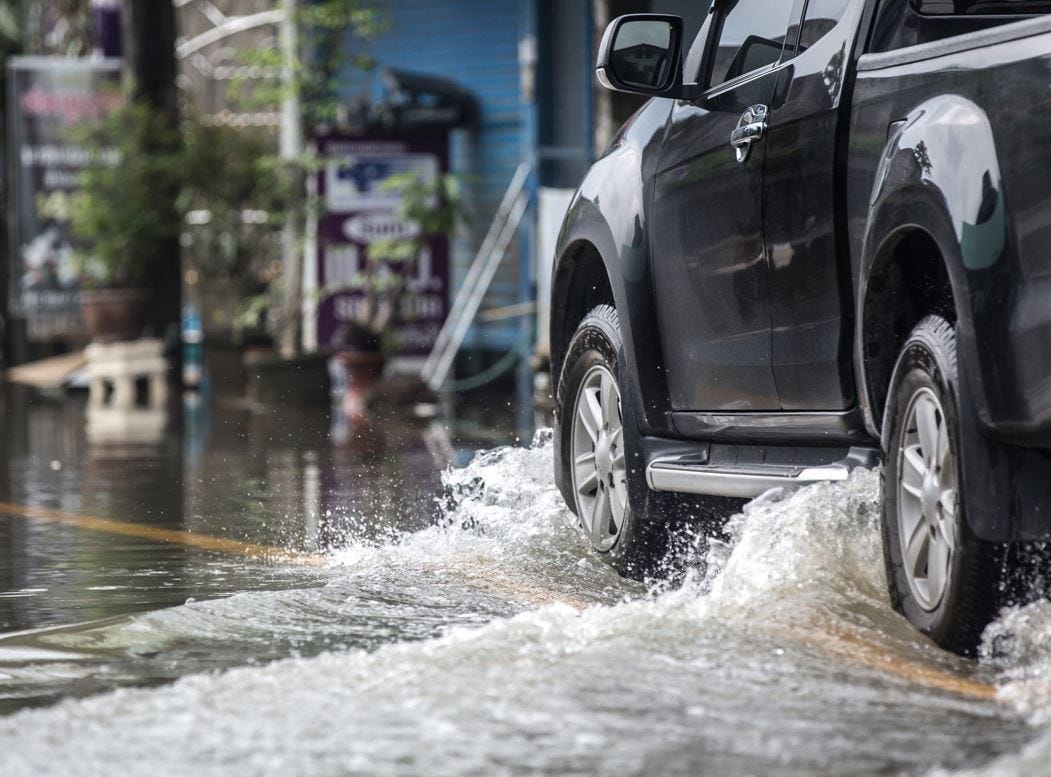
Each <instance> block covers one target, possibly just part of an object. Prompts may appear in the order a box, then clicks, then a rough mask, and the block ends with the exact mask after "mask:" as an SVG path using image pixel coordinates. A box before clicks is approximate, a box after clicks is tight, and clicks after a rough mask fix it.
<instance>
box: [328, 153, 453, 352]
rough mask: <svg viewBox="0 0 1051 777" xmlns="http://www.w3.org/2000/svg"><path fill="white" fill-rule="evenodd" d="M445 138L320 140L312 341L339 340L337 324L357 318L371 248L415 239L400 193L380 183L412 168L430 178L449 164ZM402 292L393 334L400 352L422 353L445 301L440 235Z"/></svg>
mask: <svg viewBox="0 0 1051 777" xmlns="http://www.w3.org/2000/svg"><path fill="white" fill-rule="evenodd" d="M447 149H448V141H447V138H446V136H445V135H444V134H442V133H434V134H429V135H425V136H405V137H396V136H395V137H384V138H360V137H350V136H347V137H343V136H339V137H333V136H326V137H323V138H320V139H319V140H318V154H319V156H320V158H321V160H322V165H321V169H320V171H319V173H318V193H319V195H320V197H321V212H322V215H321V217H320V218H319V219H318V267H317V276H318V287H319V288H320V289H321V299H320V301H319V304H318V310H317V342H318V346H319V347H321V348H330V347H333V346H335V345H336V344H337V341H338V339H339V335H340V331H341V329H342V328H343V327H344V326H345V325H346V324H347V323H349V322H352V321H360V320H361V319H362V316H363V313H364V311H365V308H366V305H367V302H366V291H367V289H368V288H369V284H370V283H375V282H376V275H375V274H376V273H377V272H379V273H383V272H390V271H391V269H390V268H389V267H387V268H384V267H380V268H378V269H377V268H375V267H373V268H370V267H369V262H368V250H369V246H370V245H371V244H372V243H374V242H375V241H377V240H380V239H384V238H395V239H396V238H410V237H414V236H415V235H414V233H413V230H414V229H415V228H416V227H415V225H413V224H410V223H406V222H404V221H402V220H400V219H399V218H398V216H397V206H398V193H397V192H396V191H392V190H390V189H389V188H387V187H385V186H384V182H385V181H387V180H388V179H390V178H391V177H392V176H396V175H402V174H405V173H411V174H414V175H416V176H418V177H419V178H420V179H421V180H423V181H427V182H430V181H434V180H435V179H436V178H437V177H438V176H439V175H441V174H443V173H445V172H446V170H447V166H448V150H447ZM410 269H411V272H409V273H405V275H406V277H407V278H408V280H407V283H406V287H405V292H404V294H403V295H402V296H401V299H400V306H399V310H398V314H397V316H396V330H395V331H394V332H393V333H392V334H393V335H394V336H395V338H396V341H397V342H398V343H399V353H400V354H401V355H403V356H425V355H427V354H428V353H430V350H431V347H432V346H433V345H434V341H435V340H436V339H437V337H438V332H439V330H440V329H441V326H442V323H443V322H444V321H445V316H446V313H447V309H448V303H449V246H448V240H447V239H446V238H444V237H435V238H431V239H429V240H427V241H426V243H425V245H424V247H423V250H422V251H421V252H420V254H419V256H418V257H417V258H416V261H415V263H414V266H412V267H411V268H410Z"/></svg>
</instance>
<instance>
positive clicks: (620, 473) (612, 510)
mask: <svg viewBox="0 0 1051 777" xmlns="http://www.w3.org/2000/svg"><path fill="white" fill-rule="evenodd" d="M622 354H623V344H622V341H621V337H620V321H619V319H618V317H617V311H616V310H614V309H613V308H612V307H610V306H609V305H599V306H597V307H595V308H593V309H592V310H591V311H590V312H589V313H588V314H587V315H586V316H585V317H584V320H583V321H582V322H581V323H580V326H579V327H577V330H576V333H575V334H574V335H573V339H572V340H571V341H570V343H569V347H568V349H567V351H566V358H565V361H564V363H563V368H562V374H561V378H560V380H559V385H558V391H557V393H556V395H555V396H556V424H557V425H558V441H559V446H560V450H559V458H558V462H559V466H560V467H561V468H562V471H561V472H559V473H557V474H558V475H559V476H560V478H561V481H562V482H563V483H566V484H567V485H568V486H569V488H568V489H567V490H568V491H569V493H568V494H566V497H567V502H569V507H570V509H571V510H572V511H573V512H574V513H575V514H576V515H577V517H578V518H579V519H580V524H581V528H582V530H583V531H584V535H585V537H586V538H587V540H588V542H589V544H590V545H591V548H592V549H593V550H594V551H595V552H596V553H598V554H599V555H600V556H601V557H602V558H603V559H604V560H605V561H606V562H607V563H609V564H610V565H611V566H612V567H613V568H614V569H616V570H617V571H618V572H619V573H620V574H622V575H625V576H628V577H633V578H636V579H643V578H645V577H647V576H648V575H650V574H652V573H654V572H655V571H656V570H657V569H658V568H659V566H660V562H661V561H662V559H663V558H664V554H665V546H666V541H665V538H664V535H663V534H662V533H660V532H659V531H658V530H657V526H656V525H655V524H654V522H651V521H646V520H640V517H639V512H638V511H637V510H635V509H633V508H632V500H631V497H630V495H629V491H630V489H629V488H628V483H627V477H628V474H627V471H626V462H627V461H630V460H631V459H632V455H631V454H633V453H634V452H633V451H628V450H626V446H625V439H626V438H627V439H628V440H629V441H631V440H633V439H635V437H636V435H634V434H631V431H632V430H631V429H630V428H628V434H627V435H625V428H626V427H629V425H630V424H631V423H634V419H633V418H632V417H631V416H630V414H627V417H625V414H624V412H623V409H622V407H621V401H620V397H621V386H622V385H623V378H622V375H621V364H622V362H623V359H622ZM589 452H590V453H591V455H592V458H591V459H590V460H588V459H587V456H588V455H589ZM592 475H593V477H592ZM570 497H572V498H570ZM604 505H606V506H608V507H609V511H608V513H606V511H605V507H604ZM599 512H601V513H602V514H601V515H599V516H598V518H597V519H596V513H599Z"/></svg>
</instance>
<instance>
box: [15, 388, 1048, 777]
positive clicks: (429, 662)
mask: <svg viewBox="0 0 1051 777" xmlns="http://www.w3.org/2000/svg"><path fill="white" fill-rule="evenodd" d="M2 424H3V427H2V428H0V432H2V435H3V440H4V449H5V450H4V452H3V454H2V456H3V462H2V463H3V465H4V466H0V502H2V503H3V504H0V774H3V775H21V774H26V775H28V774H34V775H35V774H63V775H95V774H107V775H139V774H142V775H146V774H149V775H151V776H154V777H155V776H156V775H169V774H170V775H189V774H194V775H197V774H202V775H212V774H214V775H231V774H234V775H236V774H251V775H256V774H275V775H276V774H282V775H287V774H310V775H323V774H331V775H343V774H361V775H387V774H389V775H401V774H405V775H410V774H449V775H457V774H485V775H490V774H509V775H510V774H551V775H575V774H581V775H584V774H639V775H652V774H712V775H765V774H771V775H773V774H778V775H780V774H792V775H796V774H798V775H833V774H837V775H838V774H843V775H847V774H899V773H905V774H929V773H938V770H943V773H950V774H952V773H958V772H960V771H961V770H963V771H965V772H967V770H977V771H975V772H973V773H977V774H1033V775H1044V774H1048V773H1049V770H1051V767H1049V766H1048V764H1051V735H1049V734H1045V733H1044V732H1045V731H1048V730H1051V729H1049V728H1048V727H1049V725H1051V704H1048V703H1047V700H1048V699H1051V681H1049V680H1048V679H1047V677H1048V676H1051V672H1049V671H1048V670H1049V669H1051V607H1048V606H1047V605H1034V606H1031V607H1029V608H1027V609H1025V610H1021V611H1016V612H1013V613H1008V614H1006V615H1005V616H1004V618H1003V619H1002V620H1001V621H1000V622H999V623H998V624H996V626H995V627H994V628H993V629H992V630H991V633H990V634H989V637H988V643H987V650H986V654H985V656H984V657H983V659H982V660H981V661H979V662H968V661H963V660H961V659H957V658H954V657H952V656H949V655H946V654H944V653H942V652H940V651H938V650H936V649H935V648H933V647H932V646H931V645H929V644H928V643H926V642H925V641H924V640H922V639H920V638H919V637H917V636H915V635H914V634H913V632H912V630H911V629H910V628H909V627H908V626H907V624H905V623H904V622H903V621H902V620H901V619H900V618H899V617H898V616H896V615H895V614H894V613H893V612H891V611H890V609H889V607H888V606H887V604H886V603H885V600H884V589H883V580H882V562H881V559H880V551H879V544H878V532H877V530H876V520H877V515H878V511H877V508H876V504H877V495H878V494H877V492H878V479H877V478H876V476H875V475H874V474H871V473H859V474H858V475H856V476H855V477H854V478H853V479H852V480H851V481H849V482H848V483H846V484H838V485H822V486H817V487H814V488H810V489H806V490H803V491H800V492H798V493H796V494H792V495H788V496H786V497H784V498H782V499H779V500H773V499H772V500H767V501H761V502H758V503H753V504H751V505H749V506H748V507H747V508H746V509H745V511H744V512H743V513H742V514H741V515H738V516H736V517H734V518H733V519H732V520H731V524H730V532H729V534H730V539H729V541H725V542H715V541H713V542H710V543H704V542H702V543H701V544H700V545H699V547H701V548H702V550H701V551H700V552H699V554H698V560H697V563H696V564H695V565H694V567H693V568H692V569H691V571H690V574H689V575H688V577H687V579H686V581H685V582H682V583H675V584H674V585H670V584H663V585H661V584H656V585H653V586H650V587H647V586H644V585H641V584H637V583H631V582H628V581H625V580H622V579H620V578H618V577H616V576H615V575H614V574H612V572H610V571H609V570H608V569H606V568H605V567H604V566H603V565H602V564H601V563H599V562H598V561H596V560H595V559H594V558H593V557H592V556H591V555H590V554H589V553H588V552H587V550H586V548H585V547H584V544H583V541H582V539H581V537H580V536H579V534H578V532H577V531H576V529H575V528H574V521H573V518H572V516H571V515H570V514H569V513H568V511H567V510H566V509H565V507H564V505H563V504H562V502H561V499H560V497H559V496H558V494H557V492H556V491H555V489H554V486H553V485H552V482H551V476H550V448H549V443H548V442H547V441H546V440H545V438H544V437H543V435H541V437H540V438H539V441H538V443H537V444H536V445H535V447H534V448H533V449H531V450H527V449H523V448H501V449H499V450H495V451H491V452H488V453H485V454H482V455H480V456H479V457H477V458H475V459H474V460H473V461H470V460H471V457H472V456H473V452H474V451H475V450H476V449H478V448H481V447H492V446H493V445H494V444H496V443H497V442H499V436H495V437H494V436H491V435H490V436H488V437H487V438H486V439H480V438H479V437H478V435H476V434H472V433H471V432H470V430H465V429H463V428H459V427H455V426H453V427H450V426H448V425H446V424H441V423H436V424H417V425H395V424H389V423H388V424H384V423H381V422H375V423H372V424H369V425H366V426H352V425H348V424H347V423H346V422H345V420H341V419H339V417H338V416H337V417H330V416H329V415H328V414H324V413H321V414H293V413H289V412H269V413H261V414H260V413H252V412H248V411H247V410H244V409H236V408H233V409H232V408H226V409H223V410H216V411H211V412H205V411H204V410H203V409H200V408H198V409H193V408H191V409H190V411H189V412H188V413H187V415H186V418H185V421H184V432H183V433H182V434H178V435H176V434H173V433H171V432H168V433H165V434H162V435H155V436H153V437H152V438H149V439H144V435H138V436H137V437H136V439H135V440H134V441H131V440H129V439H125V440H123V441H121V440H114V439H112V438H111V439H108V440H99V439H90V438H89V437H88V436H87V435H86V434H85V431H84V418H83V415H82V410H81V408H80V407H79V406H78V405H77V404H76V403H70V402H68V401H66V402H54V403H52V402H37V403H35V404H32V405H29V406H25V405H23V404H22V403H12V402H8V403H7V405H6V407H5V413H4V415H3V421H2ZM504 436H505V437H506V439H507V441H510V440H511V439H513V435H511V434H507V435H504ZM145 437H147V438H148V437H149V435H145ZM450 465H452V467H453V468H451V469H447V468H448V467H450ZM967 773H971V772H967Z"/></svg>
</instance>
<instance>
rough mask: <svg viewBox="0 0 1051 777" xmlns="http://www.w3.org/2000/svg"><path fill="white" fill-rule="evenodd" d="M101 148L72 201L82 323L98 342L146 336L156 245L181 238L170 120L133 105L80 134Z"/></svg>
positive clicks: (177, 153) (177, 152)
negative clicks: (148, 293) (148, 292)
mask: <svg viewBox="0 0 1051 777" xmlns="http://www.w3.org/2000/svg"><path fill="white" fill-rule="evenodd" d="M80 134H81V138H80V141H81V142H82V143H83V144H84V145H85V147H88V148H94V149H96V152H95V155H94V157H93V159H92V160H91V163H90V164H89V165H88V166H87V168H85V170H84V171H83V173H82V174H81V189H80V190H79V191H78V192H77V193H76V194H74V195H73V198H72V201H71V213H70V215H71V221H72V227H73V234H74V236H75V237H76V238H77V239H78V241H79V242H80V243H81V245H82V246H84V248H82V249H81V250H80V252H79V255H78V259H79V265H80V272H81V276H82V287H83V288H84V289H85V291H84V294H83V305H84V320H85V324H86V325H87V330H88V333H89V334H90V335H91V337H92V339H93V340H95V341H100V342H112V341H118V340H133V339H136V338H138V337H141V336H142V333H143V329H144V322H145V306H146V299H147V295H146V291H145V288H146V287H147V286H148V284H149V281H150V278H151V275H152V273H153V272H154V271H155V269H156V267H157V265H158V261H157V257H156V255H155V246H157V245H158V244H159V243H162V242H164V241H167V240H172V239H175V238H177V237H178V235H179V232H180V229H181V226H182V221H183V213H182V211H181V210H180V207H179V204H178V195H179V190H180V182H181V176H182V169H181V144H180V137H179V132H178V129H177V128H173V127H172V126H171V122H170V121H169V119H168V117H166V116H162V115H161V114H160V113H159V112H157V111H156V110H154V109H152V108H151V107H149V106H148V105H146V104H144V103H141V102H129V103H128V104H127V105H126V106H125V107H124V108H122V109H120V110H118V111H115V112H114V113H112V114H110V115H109V116H107V117H106V118H105V119H103V120H102V121H101V122H99V123H98V124H96V125H92V126H90V127H86V128H81V132H80Z"/></svg>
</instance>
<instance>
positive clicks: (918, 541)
mask: <svg viewBox="0 0 1051 777" xmlns="http://www.w3.org/2000/svg"><path fill="white" fill-rule="evenodd" d="M888 396H889V399H888V405H887V409H886V418H885V421H884V435H883V437H884V445H885V451H884V453H885V462H886V464H885V466H884V471H883V477H884V492H883V547H884V559H885V561H886V567H887V582H888V585H889V587H890V596H891V602H892V604H893V605H894V607H895V609H897V610H898V611H899V612H900V613H902V614H903V615H904V616H905V617H907V618H908V619H909V620H910V621H911V622H912V623H913V625H915V626H916V628H918V629H919V630H920V631H922V632H923V633H925V634H927V635H928V636H929V637H930V638H931V639H933V640H934V641H935V642H936V643H938V644H939V645H941V646H942V647H945V648H948V649H950V650H953V651H956V652H958V653H965V654H969V653H973V652H974V650H975V649H976V648H977V646H978V643H979V641H980V640H981V636H982V631H983V630H984V629H985V627H986V625H988V623H989V622H990V621H991V620H992V619H993V618H994V617H995V615H996V611H997V605H998V599H999V594H1000V591H1001V590H1002V587H1003V586H1002V583H1003V581H1004V575H1005V570H1006V568H1007V564H1006V563H1005V560H1004V558H1005V556H1004V546H1002V545H997V544H995V543H988V542H984V541H982V540H980V539H979V538H978V537H976V536H974V534H973V533H972V532H971V531H970V528H969V526H968V523H967V520H966V505H965V504H964V502H963V498H962V494H963V493H964V490H963V489H962V487H961V486H962V483H963V482H964V478H965V477H966V476H967V473H966V472H964V471H963V467H962V463H961V462H962V458H961V456H960V439H961V433H960V420H959V419H960V416H959V413H960V402H959V396H960V395H959V387H958V376H957V365H956V333H955V330H954V329H953V327H952V326H951V325H950V324H949V323H948V322H947V321H945V320H944V319H942V318H940V317H938V316H928V317H927V318H925V319H923V320H922V321H921V322H920V323H919V324H918V325H917V326H916V328H915V329H914V330H913V331H912V334H911V335H910V336H909V339H908V340H907V341H906V343H905V346H904V348H903V349H902V352H901V355H900V356H899V358H898V363H897V365H896V367H895V369H894V375H893V377H892V379H891V386H890V392H889V395H888Z"/></svg>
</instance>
